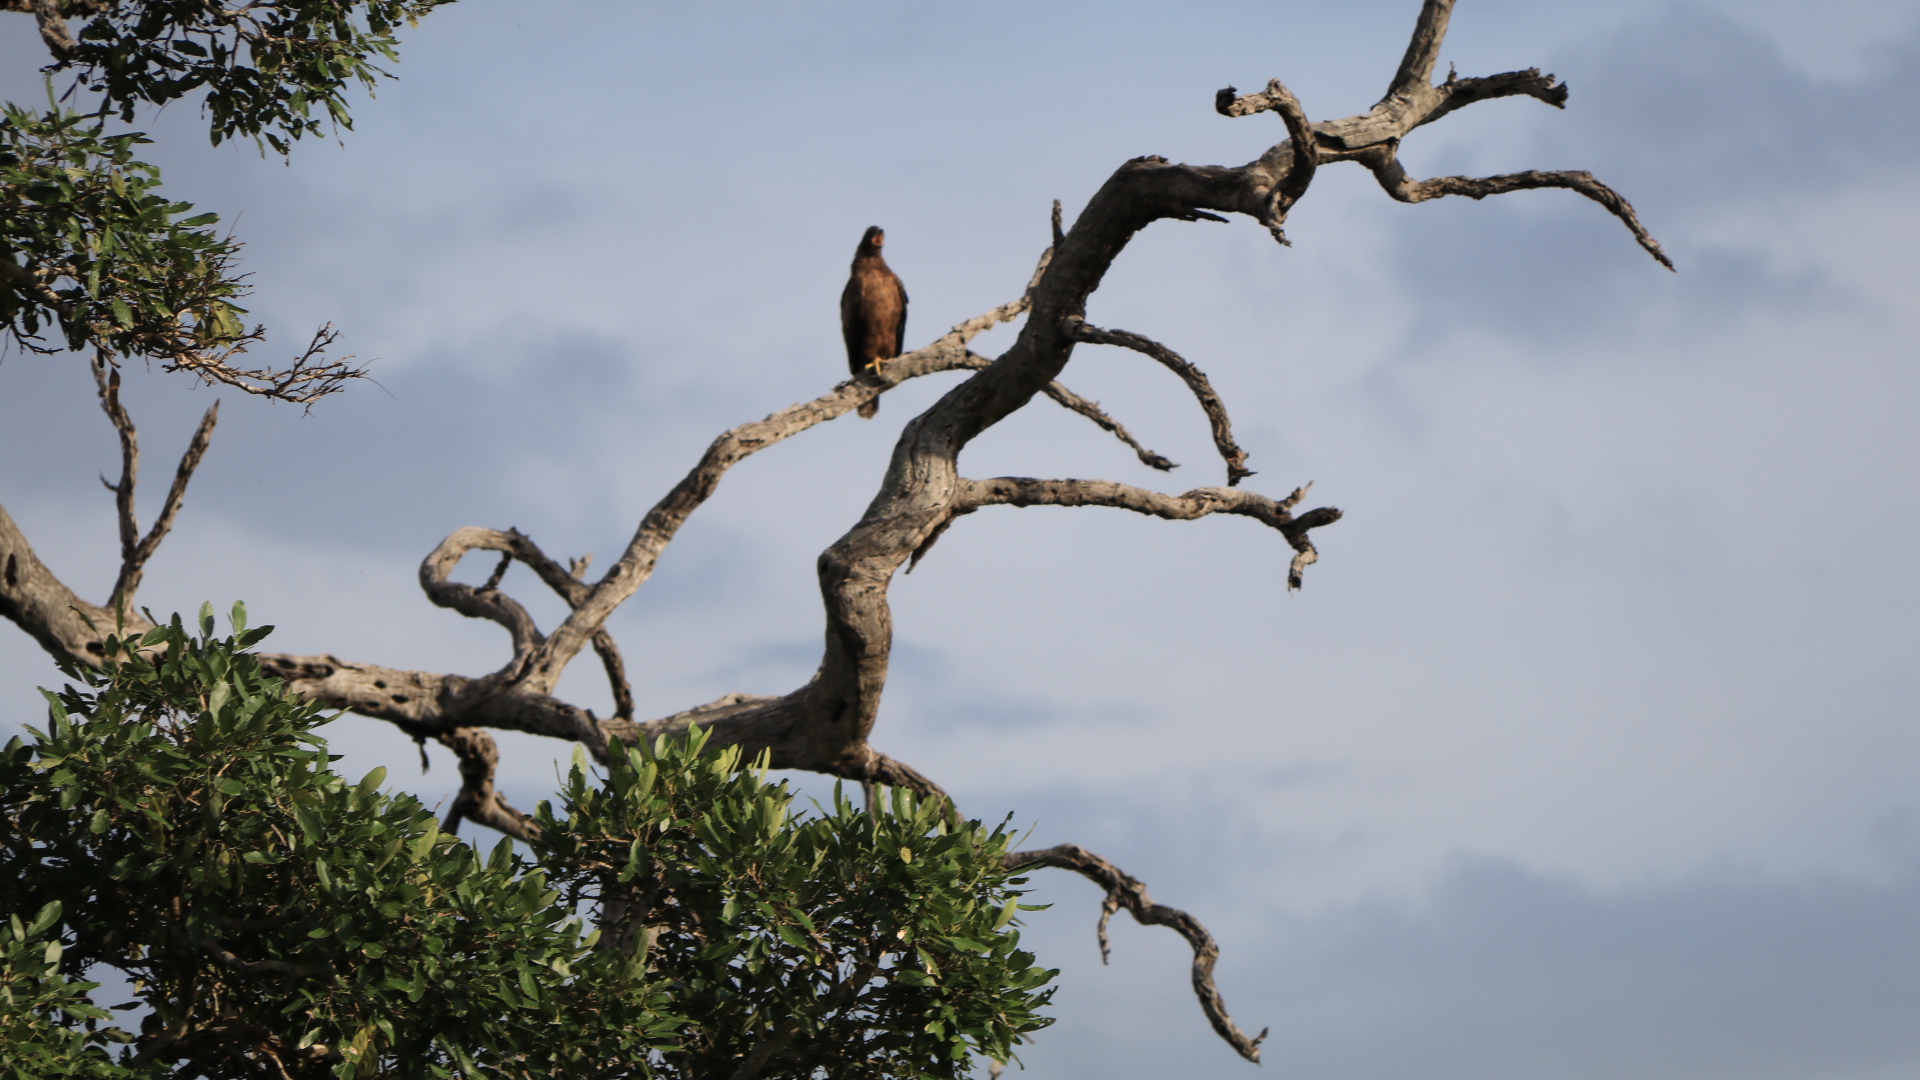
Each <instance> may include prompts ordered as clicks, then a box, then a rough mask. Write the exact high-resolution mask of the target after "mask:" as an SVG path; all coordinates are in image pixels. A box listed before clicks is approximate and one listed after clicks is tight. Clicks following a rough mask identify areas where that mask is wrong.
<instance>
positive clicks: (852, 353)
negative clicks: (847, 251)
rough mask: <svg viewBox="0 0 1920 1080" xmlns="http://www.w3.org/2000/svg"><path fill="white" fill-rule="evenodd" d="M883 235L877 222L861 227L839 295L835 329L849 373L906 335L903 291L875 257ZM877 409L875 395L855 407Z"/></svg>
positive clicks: (876, 366)
mask: <svg viewBox="0 0 1920 1080" xmlns="http://www.w3.org/2000/svg"><path fill="white" fill-rule="evenodd" d="M886 242H887V234H886V233H885V232H884V231H883V230H882V229H881V228H880V226H878V225H874V226H872V227H870V228H868V229H867V232H866V235H865V236H862V237H861V238H860V247H859V248H858V249H857V250H855V251H854V253H853V274H852V275H851V276H850V277H848V278H847V287H846V290H845V291H844V292H842V293H841V294H840V332H841V334H842V335H844V336H845V337H846V339H847V367H848V368H849V369H851V370H852V371H853V373H854V374H855V375H858V374H860V373H861V372H863V371H866V370H867V369H869V368H871V369H873V370H874V371H875V372H878V371H879V370H880V364H881V363H882V362H883V361H886V360H891V359H893V358H894V357H896V356H899V355H900V348H901V346H902V344H904V343H905V341H906V338H907V290H906V287H905V286H903V285H901V284H900V279H899V278H898V277H896V276H895V275H894V272H893V270H892V269H891V268H890V267H888V266H887V260H886V259H884V258H881V256H880V247H881V245H883V244H885V243H886ZM879 411H880V399H879V398H874V399H873V400H872V401H869V402H867V403H866V404H865V405H862V406H860V415H861V416H864V417H867V418H869V419H871V418H872V417H873V414H874V413H877V412H879Z"/></svg>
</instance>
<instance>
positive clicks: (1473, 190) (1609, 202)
mask: <svg viewBox="0 0 1920 1080" xmlns="http://www.w3.org/2000/svg"><path fill="white" fill-rule="evenodd" d="M1362 164H1367V165H1368V167H1369V168H1370V169H1372V170H1373V175H1374V176H1375V177H1377V178H1378V179H1379V181H1380V186H1381V187H1382V188H1385V189H1386V192H1387V194H1389V195H1391V196H1393V197H1394V198H1395V199H1397V200H1399V201H1400V202H1404V203H1419V202H1426V201H1427V200H1429V199H1438V198H1442V197H1444V196H1447V195H1465V196H1466V197H1467V198H1469V199H1475V200H1478V199H1484V198H1486V197H1487V196H1489V195H1503V194H1505V193H1507V192H1509V191H1526V190H1530V189H1533V188H1565V189H1566V190H1568V191H1573V192H1577V193H1579V194H1581V195H1585V196H1586V197H1587V198H1589V199H1592V200H1593V201H1594V202H1597V203H1599V204H1600V205H1601V206H1604V207H1606V208H1607V212H1608V213H1610V214H1612V215H1613V216H1614V217H1617V218H1619V219H1620V221H1621V223H1622V224H1624V225H1626V227H1627V229H1628V231H1630V232H1632V233H1633V238H1634V239H1635V240H1638V241H1639V242H1640V246H1641V247H1642V248H1643V249H1645V250H1646V253H1647V254H1649V255H1651V256H1653V257H1654V259H1655V260H1656V261H1658V262H1659V263H1660V265H1661V266H1664V267H1666V268H1667V269H1668V270H1672V269H1673V268H1674V267H1673V260H1672V259H1669V258H1667V254H1666V252H1664V251H1662V250H1660V242H1659V241H1658V240H1655V239H1654V238H1653V235H1652V234H1651V233H1649V232H1647V230H1646V227H1645V226H1643V225H1641V224H1640V216H1639V215H1638V214H1635V213H1634V212H1633V204H1632V203H1629V202H1627V200H1626V199H1625V198H1623V197H1622V196H1621V195H1620V193H1619V192H1617V191H1615V190H1613V189H1612V188H1610V187H1608V186H1607V185H1605V184H1603V183H1601V182H1600V181H1599V180H1596V179H1594V176H1593V174H1592V173H1590V172H1587V171H1585V170H1575V171H1565V172H1541V171H1537V170H1529V171H1527V172H1521V173H1504V174H1502V175H1500V176H1482V177H1474V176H1438V177H1435V178H1433V179H1431V180H1414V179H1411V178H1409V177H1408V176H1407V171H1406V169H1405V168H1403V167H1402V166H1401V164H1400V159H1399V158H1398V157H1395V156H1391V155H1387V156H1385V160H1383V161H1381V162H1380V163H1379V164H1372V163H1369V162H1366V161H1363V162H1362Z"/></svg>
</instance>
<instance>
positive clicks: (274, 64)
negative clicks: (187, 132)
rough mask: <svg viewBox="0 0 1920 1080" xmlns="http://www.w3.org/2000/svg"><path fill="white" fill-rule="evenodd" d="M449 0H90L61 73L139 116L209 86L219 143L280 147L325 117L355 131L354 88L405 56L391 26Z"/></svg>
mask: <svg viewBox="0 0 1920 1080" xmlns="http://www.w3.org/2000/svg"><path fill="white" fill-rule="evenodd" d="M450 2H452V0H247V2H242V3H229V2H226V0H93V2H90V3H85V4H84V5H83V4H77V3H75V4H70V6H71V7H73V8H83V9H89V10H90V11H91V14H90V16H89V17H88V18H87V21H86V22H85V24H84V25H83V26H82V27H81V29H80V33H79V35H78V38H77V40H75V42H74V44H73V45H72V46H71V47H69V48H65V49H62V50H59V54H58V56H57V59H58V60H59V63H58V64H56V65H55V70H63V69H70V70H74V71H76V72H77V73H78V75H79V81H80V84H81V85H82V86H85V87H86V88H88V89H90V90H93V91H96V92H98V93H99V94H100V95H101V97H102V105H103V108H105V109H106V110H110V111H117V112H118V113H119V114H120V116H121V119H123V120H127V121H131V120H132V119H133V116H134V111H135V108H136V107H137V106H138V105H139V104H141V103H143V102H145V103H149V104H153V105H165V104H166V103H168V102H170V101H173V100H175V99H177V98H180V97H183V96H185V95H186V94H189V93H192V92H194V91H196V90H199V89H201V88H203V87H204V88H205V90H206V112H207V115H208V117H209V119H210V122H211V134H212V137H213V141H214V142H215V143H216V144H218V143H219V142H221V141H222V140H224V139H227V138H230V137H232V136H235V135H243V136H247V137H250V138H261V139H264V140H265V141H266V142H267V144H268V145H271V146H272V147H273V148H274V149H275V150H277V151H279V152H280V153H283V154H284V153H286V152H287V150H288V148H289V147H288V144H289V142H290V140H293V139H298V138H301V137H302V136H304V135H309V134H319V133H320V132H321V131H322V125H323V123H333V124H337V125H339V126H340V127H344V128H351V127H352V126H353V119H352V116H351V115H350V114H349V112H348V109H347V99H346V96H345V95H346V91H347V90H348V89H349V88H350V87H351V86H352V85H353V84H355V83H358V84H360V85H362V86H364V87H366V88H367V89H368V90H369V91H371V90H372V88H373V87H374V85H375V84H376V82H377V81H378V80H379V78H380V76H382V75H386V74H387V72H386V71H384V70H383V69H382V68H380V67H379V66H378V61H380V60H384V61H387V62H393V61H396V60H398V59H399V56H398V54H397V53H396V52H395V46H396V45H397V44H398V42H397V40H396V39H395V37H394V31H395V29H396V28H397V27H398V26H399V25H400V24H401V23H403V22H405V23H409V24H411V23H413V22H415V21H417V20H418V19H419V18H420V17H421V16H422V15H425V14H427V13H428V12H430V11H432V10H433V9H434V8H435V7H438V6H439V5H441V4H443V3H450Z"/></svg>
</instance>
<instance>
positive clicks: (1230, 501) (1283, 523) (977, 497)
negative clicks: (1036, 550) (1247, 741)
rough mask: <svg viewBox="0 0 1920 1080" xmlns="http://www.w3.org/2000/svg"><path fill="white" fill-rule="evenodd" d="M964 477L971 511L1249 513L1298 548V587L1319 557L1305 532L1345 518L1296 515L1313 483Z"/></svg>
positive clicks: (957, 503)
mask: <svg viewBox="0 0 1920 1080" xmlns="http://www.w3.org/2000/svg"><path fill="white" fill-rule="evenodd" d="M962 483H964V484H965V485H966V489H965V490H964V491H963V492H962V493H961V494H960V496H959V497H958V498H956V499H955V500H954V513H955V514H969V513H972V512H973V511H974V510H977V509H979V508H980V507H982V506H1110V507H1113V508H1115V509H1118V510H1131V511H1133V512H1134V513H1137V514H1151V515H1152V516H1154V517H1158V518H1166V519H1167V520H1169V521H1192V520H1194V519H1195V518H1202V517H1206V516H1207V515H1208V514H1238V515H1240V516H1242V517H1250V518H1253V519H1254V520H1256V521H1259V522H1260V523H1261V524H1263V525H1266V526H1268V527H1269V528H1272V529H1276V530H1278V531H1279V532H1280V534H1281V535H1282V536H1285V537H1286V538H1287V543H1288V545H1290V546H1291V547H1292V548H1293V549H1294V552H1295V554H1294V557H1293V563H1292V564H1291V565H1290V566H1289V567H1288V568H1287V587H1288V588H1289V589H1298V588H1299V587H1300V579H1301V573H1302V572H1303V571H1304V570H1305V569H1306V568H1307V567H1308V566H1311V565H1313V563H1315V562H1317V561H1318V560H1319V558H1320V555H1319V552H1317V551H1316V550H1315V549H1314V546H1313V541H1312V540H1310V539H1308V537H1307V534H1308V532H1310V531H1312V530H1314V529H1317V528H1320V527H1321V526H1323V525H1331V524H1333V523H1334V522H1336V521H1339V520H1340V518H1341V514H1340V511H1338V510H1336V509H1334V508H1332V507H1330V506H1323V507H1320V508H1318V509H1315V510H1309V511H1307V512H1306V513H1304V514H1301V515H1300V516H1299V517H1297V518H1296V517H1294V516H1293V512H1292V511H1293V508H1294V507H1295V506H1297V505H1299V503H1300V500H1301V499H1303V498H1305V497H1306V494H1307V489H1308V488H1310V487H1312V486H1313V485H1311V484H1306V485H1303V486H1301V487H1298V488H1295V489H1294V490H1293V493H1292V494H1291V495H1288V496H1287V497H1286V498H1284V499H1270V498H1268V497H1266V496H1265V495H1259V494H1255V493H1254V492H1251V491H1243V490H1240V489H1238V488H1195V489H1193V490H1192V491H1189V492H1187V493H1186V494H1184V495H1163V494H1161V493H1160V492H1157V491H1149V490H1147V489H1146V488H1138V487H1134V486H1133V485H1131V484H1116V483H1114V482H1112V481H1110V480H1034V479H1031V478H1029V477H1024V476H1001V477H996V478H995V479H992V480H965V481H962Z"/></svg>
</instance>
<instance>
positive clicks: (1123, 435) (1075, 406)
mask: <svg viewBox="0 0 1920 1080" xmlns="http://www.w3.org/2000/svg"><path fill="white" fill-rule="evenodd" d="M992 363H993V361H991V360H989V359H987V358H986V357H984V356H980V355H978V354H977V353H968V354H967V362H966V363H965V364H962V365H960V366H962V367H966V368H970V369H972V370H974V371H978V370H980V369H981V368H984V367H987V366H988V365H990V364H992ZM1041 393H1043V394H1045V395H1047V397H1049V398H1051V399H1053V401H1054V402H1055V403H1056V404H1058V405H1059V406H1060V407H1061V408H1063V409H1065V410H1067V411H1068V412H1071V413H1078V414H1080V415H1081V416H1084V417H1086V418H1087V419H1089V420H1091V421H1093V423H1094V426H1095V427H1098V428H1099V429H1100V430H1102V431H1105V432H1109V433H1111V434H1112V435H1113V437H1114V438H1116V439H1119V440H1120V441H1121V442H1123V443H1126V444H1127V448H1128V449H1129V450H1132V451H1133V453H1134V456H1135V457H1137V458H1139V459H1140V464H1142V465H1145V466H1146V467H1147V468H1149V469H1158V470H1160V471H1161V472H1171V471H1173V470H1174V469H1177V468H1179V467H1180V466H1179V464H1178V463H1176V462H1173V461H1170V460H1168V459H1167V458H1166V457H1164V456H1162V455H1160V454H1158V453H1155V452H1154V451H1152V450H1149V449H1148V448H1146V447H1145V446H1142V445H1140V441H1139V440H1138V439H1135V438H1134V437H1133V432H1131V431H1128V430H1127V428H1126V425H1124V424H1122V423H1121V422H1120V421H1118V420H1115V419H1114V418H1113V417H1111V416H1108V415H1107V413H1106V410H1104V409H1102V408H1101V407H1100V403H1099V402H1097V401H1090V400H1088V399H1087V398H1083V397H1081V396H1080V395H1079V394H1076V393H1074V392H1073V391H1072V390H1070V389H1068V388H1067V385H1066V384H1065V383H1063V382H1060V381H1059V380H1057V379H1056V380H1055V381H1053V382H1050V383H1048V384H1047V385H1046V388H1045V389H1043V390H1042V391H1041Z"/></svg>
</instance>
